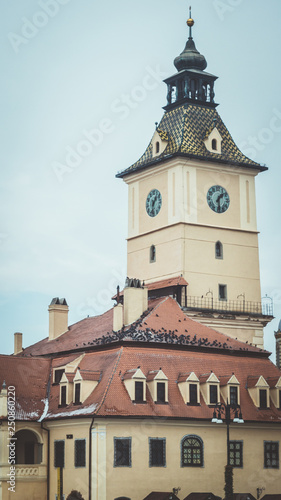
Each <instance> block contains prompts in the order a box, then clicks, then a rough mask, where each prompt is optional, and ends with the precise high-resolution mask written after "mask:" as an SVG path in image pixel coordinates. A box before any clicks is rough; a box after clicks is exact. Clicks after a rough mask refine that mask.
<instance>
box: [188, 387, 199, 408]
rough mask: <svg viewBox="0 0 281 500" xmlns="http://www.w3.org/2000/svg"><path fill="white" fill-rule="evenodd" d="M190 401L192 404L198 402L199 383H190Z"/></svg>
mask: <svg viewBox="0 0 281 500" xmlns="http://www.w3.org/2000/svg"><path fill="white" fill-rule="evenodd" d="M189 402H190V404H191V405H192V404H193V405H194V404H198V399H197V384H189Z"/></svg>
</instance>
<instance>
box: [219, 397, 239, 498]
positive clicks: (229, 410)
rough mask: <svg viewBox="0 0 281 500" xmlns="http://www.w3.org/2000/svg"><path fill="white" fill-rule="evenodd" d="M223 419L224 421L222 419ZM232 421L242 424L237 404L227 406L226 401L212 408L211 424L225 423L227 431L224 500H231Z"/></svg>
mask: <svg viewBox="0 0 281 500" xmlns="http://www.w3.org/2000/svg"><path fill="white" fill-rule="evenodd" d="M231 414H233V420H231V416H232V415H231ZM223 417H224V419H223ZM231 421H233V422H234V423H236V424H244V420H243V417H242V412H241V408H240V405H238V404H233V403H231V404H229V403H228V401H227V402H226V404H225V403H218V404H216V406H215V407H214V413H213V418H212V422H213V423H214V424H223V423H224V422H225V423H226V429H227V466H226V468H225V487H224V490H225V500H232V499H233V471H232V469H233V467H232V465H231V464H230V442H229V426H230V424H231Z"/></svg>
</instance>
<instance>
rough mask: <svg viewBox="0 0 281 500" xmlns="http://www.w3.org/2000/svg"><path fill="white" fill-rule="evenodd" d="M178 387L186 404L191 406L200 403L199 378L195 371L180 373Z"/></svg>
mask: <svg viewBox="0 0 281 500" xmlns="http://www.w3.org/2000/svg"><path fill="white" fill-rule="evenodd" d="M178 387H179V390H180V392H181V395H182V397H183V399H184V402H185V404H187V405H190V406H192V405H198V404H199V399H200V391H199V379H198V378H197V377H196V375H195V373H194V372H191V373H186V374H185V373H182V374H180V375H179V378H178Z"/></svg>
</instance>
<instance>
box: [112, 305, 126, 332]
mask: <svg viewBox="0 0 281 500" xmlns="http://www.w3.org/2000/svg"><path fill="white" fill-rule="evenodd" d="M123 314H124V313H123V304H121V303H120V302H119V304H117V305H116V306H114V308H113V331H114V332H119V330H121V328H122V327H123V325H124V319H123Z"/></svg>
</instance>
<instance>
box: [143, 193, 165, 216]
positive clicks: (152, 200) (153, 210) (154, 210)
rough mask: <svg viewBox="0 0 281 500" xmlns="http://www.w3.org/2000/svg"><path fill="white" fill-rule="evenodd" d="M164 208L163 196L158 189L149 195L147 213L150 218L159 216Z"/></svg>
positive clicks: (146, 205)
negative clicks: (162, 207)
mask: <svg viewBox="0 0 281 500" xmlns="http://www.w3.org/2000/svg"><path fill="white" fill-rule="evenodd" d="M161 206H162V196H161V193H160V191H158V189H152V190H151V191H150V193H148V195H147V198H146V204H145V207H146V211H147V213H148V215H149V217H155V216H156V215H157V214H159V212H160V210H161Z"/></svg>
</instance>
